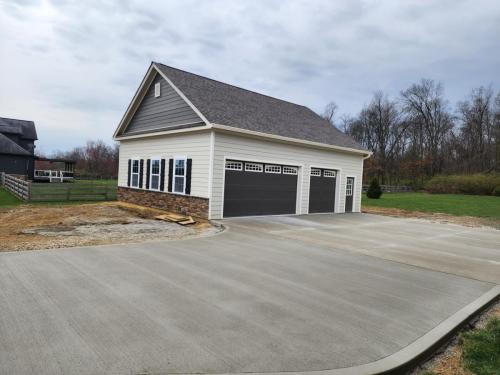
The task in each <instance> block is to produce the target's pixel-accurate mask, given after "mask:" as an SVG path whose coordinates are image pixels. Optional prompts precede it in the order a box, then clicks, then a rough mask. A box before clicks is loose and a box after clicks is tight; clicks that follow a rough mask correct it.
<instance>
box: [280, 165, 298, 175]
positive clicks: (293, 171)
mask: <svg viewBox="0 0 500 375" xmlns="http://www.w3.org/2000/svg"><path fill="white" fill-rule="evenodd" d="M282 170H283V174H292V175H298V174H299V168H297V167H290V166H288V165H284V166H283V168H282Z"/></svg>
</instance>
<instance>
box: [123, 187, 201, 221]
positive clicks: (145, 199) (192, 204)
mask: <svg viewBox="0 0 500 375" xmlns="http://www.w3.org/2000/svg"><path fill="white" fill-rule="evenodd" d="M118 200H119V201H122V202H128V203H133V204H138V205H141V206H146V207H151V208H158V209H160V210H165V211H170V212H176V213H180V214H183V215H191V216H196V217H200V218H203V219H208V198H200V197H193V196H190V195H180V194H172V193H167V192H159V191H151V190H141V189H133V188H128V187H122V186H119V187H118Z"/></svg>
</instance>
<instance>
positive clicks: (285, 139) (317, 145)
mask: <svg viewBox="0 0 500 375" xmlns="http://www.w3.org/2000/svg"><path fill="white" fill-rule="evenodd" d="M212 128H213V129H214V130H219V131H222V132H227V133H238V134H239V135H246V136H250V137H255V138H267V139H272V140H274V141H278V142H283V143H291V144H300V145H306V146H309V147H313V148H321V149H329V150H335V151H340V152H345V153H350V154H357V155H360V156H364V157H365V158H368V157H370V156H371V155H372V152H371V151H368V150H360V149H355V148H350V147H343V146H336V145H331V144H327V143H321V142H313V141H308V140H305V139H298V138H291V137H284V136H281V135H275V134H269V133H262V132H257V131H254V130H246V129H241V128H236V127H234V126H228V125H221V124H214V123H212Z"/></svg>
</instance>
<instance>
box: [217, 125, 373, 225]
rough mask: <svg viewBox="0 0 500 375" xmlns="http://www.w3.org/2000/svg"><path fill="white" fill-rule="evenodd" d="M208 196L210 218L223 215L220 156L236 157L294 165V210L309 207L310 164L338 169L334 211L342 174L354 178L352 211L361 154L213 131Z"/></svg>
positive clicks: (339, 205) (341, 199)
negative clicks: (295, 205)
mask: <svg viewBox="0 0 500 375" xmlns="http://www.w3.org/2000/svg"><path fill="white" fill-rule="evenodd" d="M214 136H215V139H214V152H213V155H214V156H213V157H214V165H213V181H212V183H213V184H212V197H211V201H210V216H209V217H210V218H211V219H220V218H222V215H223V200H224V196H223V194H224V173H225V165H224V160H225V158H227V159H236V160H238V159H240V160H249V161H250V160H255V161H259V162H268V163H270V164H273V163H276V164H289V165H298V166H299V167H300V170H299V176H298V179H299V187H298V191H297V194H298V195H299V200H298V205H297V206H298V207H297V213H298V214H306V213H308V210H309V173H310V168H311V167H322V168H332V169H338V170H339V173H338V174H337V186H336V190H337V193H336V201H335V212H338V213H341V212H344V211H345V188H346V178H347V177H354V178H355V187H354V202H353V212H360V209H361V186H362V177H363V157H362V156H361V155H355V154H348V153H343V152H336V151H330V150H321V149H315V148H311V147H305V146H299V145H291V144H285V143H278V142H273V141H267V140H260V139H256V138H250V137H241V136H235V135H230V134H226V133H218V132H216V133H215V135H214Z"/></svg>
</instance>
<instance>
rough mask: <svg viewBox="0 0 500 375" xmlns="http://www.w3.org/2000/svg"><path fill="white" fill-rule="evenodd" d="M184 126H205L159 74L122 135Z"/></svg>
mask: <svg viewBox="0 0 500 375" xmlns="http://www.w3.org/2000/svg"><path fill="white" fill-rule="evenodd" d="M157 82H160V96H159V97H155V84H156V83H157ZM183 125H186V126H198V125H204V122H203V120H202V119H201V118H200V117H199V116H198V115H197V114H196V113H195V112H194V110H193V109H192V108H191V107H190V106H189V105H188V104H187V103H186V101H184V99H182V98H181V97H180V96H179V94H177V92H176V91H175V90H174V89H173V87H172V86H170V84H169V83H168V82H167V81H165V79H164V78H163V77H162V76H161V75H160V74H158V73H157V74H156V76H155V77H154V79H153V81H152V82H151V84H150V86H149V88H148V89H147V92H146V94H145V96H144V98H143V99H142V101H141V103H140V105H139V107H138V108H137V110H136V112H135V113H134V115H133V117H132V119H131V120H130V122H129V124H128V126H127V127H126V129H125V131H124V132H123V134H121V135H131V134H138V133H145V132H151V131H159V130H168V129H169V128H176V127H179V126H183Z"/></svg>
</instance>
